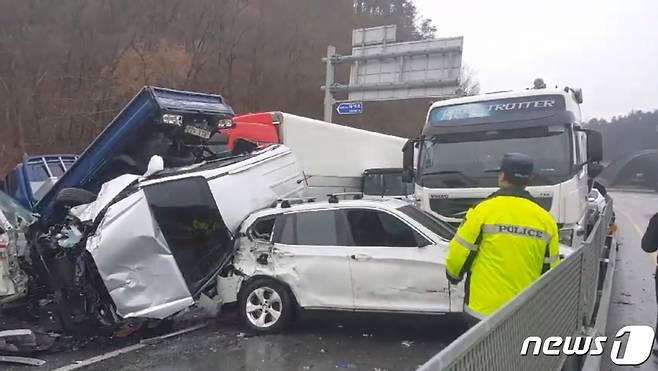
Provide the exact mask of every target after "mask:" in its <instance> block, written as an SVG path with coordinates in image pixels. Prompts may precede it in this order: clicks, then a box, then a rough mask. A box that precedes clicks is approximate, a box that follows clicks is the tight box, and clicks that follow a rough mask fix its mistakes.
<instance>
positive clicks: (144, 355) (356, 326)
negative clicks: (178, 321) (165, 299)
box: [8, 313, 464, 371]
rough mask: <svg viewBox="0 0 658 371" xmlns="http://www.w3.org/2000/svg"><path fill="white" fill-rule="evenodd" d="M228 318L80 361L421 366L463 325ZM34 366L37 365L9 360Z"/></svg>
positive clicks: (133, 369)
mask: <svg viewBox="0 0 658 371" xmlns="http://www.w3.org/2000/svg"><path fill="white" fill-rule="evenodd" d="M231 316H235V315H234V314H231V313H229V314H228V317H229V318H230V317H231ZM228 322H233V323H228V324H227V323H223V324H210V325H209V326H208V327H206V328H204V329H202V330H198V331H195V332H193V333H189V334H186V335H182V336H179V337H176V338H172V339H168V340H165V341H163V342H161V343H159V344H156V345H149V346H145V347H143V348H140V349H138V350H134V351H131V352H128V353H125V354H122V355H120V356H118V357H115V358H112V359H108V360H105V361H103V362H99V363H96V364H93V365H91V366H87V367H84V368H81V369H83V370H99V371H101V370H102V371H106V370H117V371H119V370H121V371H138V370H162V371H169V370H171V371H174V370H177V371H178V370H227V371H232V370H248V371H252V370H262V371H266V370H267V371H270V370H271V371H277V370H281V371H292V370H314V371H320V370H381V371H384V370H415V369H416V368H417V367H418V366H420V365H421V364H422V363H424V362H425V361H427V360H428V359H430V358H431V357H432V356H433V355H434V354H436V353H437V352H439V351H440V350H441V349H443V348H444V347H445V346H446V345H447V344H449V343H450V342H451V341H452V340H454V339H455V338H456V337H458V336H459V335H460V334H461V333H462V332H463V331H464V327H463V324H462V322H461V321H460V320H459V319H458V318H455V317H449V316H434V317H431V316H429V317H428V316H424V317H419V316H397V315H396V316H391V315H383V314H381V315H372V314H367V315H366V314H354V313H313V314H306V315H305V316H304V318H303V319H302V321H301V322H300V323H298V324H297V325H296V326H295V327H294V328H293V329H292V330H291V331H289V332H287V333H283V334H276V335H265V336H263V335H258V336H251V335H250V334H245V333H244V329H242V328H241V327H240V326H239V325H238V324H237V320H236V321H228ZM126 345H130V344H127V343H125V342H124V343H123V344H121V345H120V346H126ZM120 346H119V345H115V346H113V347H105V348H103V349H97V348H94V349H91V348H89V349H87V348H85V349H84V350H82V351H76V352H69V353H61V354H53V355H45V356H42V357H41V358H42V359H45V360H47V361H48V363H47V364H46V365H45V366H43V367H39V368H38V369H39V370H56V369H57V368H59V367H62V366H66V365H75V362H76V361H82V360H84V359H87V358H89V357H92V356H96V355H99V354H102V353H104V352H109V351H111V350H114V349H117V348H119V347H120ZM92 348H93V347H92ZM28 369H37V368H32V367H24V366H16V367H10V368H8V370H11V371H13V370H28Z"/></svg>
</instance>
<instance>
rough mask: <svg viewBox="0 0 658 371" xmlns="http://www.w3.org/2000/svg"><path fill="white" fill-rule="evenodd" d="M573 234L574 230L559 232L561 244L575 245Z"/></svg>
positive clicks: (561, 230)
mask: <svg viewBox="0 0 658 371" xmlns="http://www.w3.org/2000/svg"><path fill="white" fill-rule="evenodd" d="M573 233H574V232H573V229H560V232H558V237H559V240H560V243H561V244H563V245H567V246H571V244H572V243H573Z"/></svg>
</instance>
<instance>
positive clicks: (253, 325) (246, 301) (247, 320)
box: [238, 278, 295, 333]
mask: <svg viewBox="0 0 658 371" xmlns="http://www.w3.org/2000/svg"><path fill="white" fill-rule="evenodd" d="M238 307H239V310H240V319H241V320H242V323H243V324H244V325H245V326H247V327H248V328H249V329H250V330H252V331H255V332H259V333H276V332H280V331H282V330H283V329H285V328H286V327H287V326H288V325H289V324H290V321H291V320H292V318H293V317H294V313H295V305H294V300H293V297H292V294H291V293H290V290H288V288H287V287H285V286H284V285H283V284H281V283H280V282H278V281H276V280H273V279H269V278H257V279H255V280H253V281H252V282H249V283H247V285H246V286H244V287H243V288H242V289H241V290H240V296H239V305H238Z"/></svg>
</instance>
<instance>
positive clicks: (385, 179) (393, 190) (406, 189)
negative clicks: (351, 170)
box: [363, 171, 414, 196]
mask: <svg viewBox="0 0 658 371" xmlns="http://www.w3.org/2000/svg"><path fill="white" fill-rule="evenodd" d="M413 192H414V189H413V184H411V183H404V182H403V181H402V171H400V172H394V173H393V172H391V173H379V174H377V173H375V174H365V175H364V176H363V193H364V194H366V195H374V196H407V195H410V194H412V193H413Z"/></svg>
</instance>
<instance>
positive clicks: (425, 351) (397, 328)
mask: <svg viewBox="0 0 658 371" xmlns="http://www.w3.org/2000/svg"><path fill="white" fill-rule="evenodd" d="M612 196H613V198H614V199H615V209H616V212H617V223H618V224H619V226H620V233H621V241H622V243H623V246H622V247H621V248H620V250H619V254H618V258H617V267H616V272H615V277H614V282H613V288H612V299H611V304H610V314H609V318H608V325H607V336H608V337H609V338H612V337H614V336H615V333H616V331H617V330H619V329H620V328H622V327H623V326H625V325H631V324H646V325H651V326H653V325H654V324H655V320H656V304H655V296H654V295H655V294H654V272H655V267H656V254H647V253H644V252H643V251H642V250H641V249H640V239H641V236H642V233H643V232H644V229H645V228H646V225H647V222H648V219H649V217H650V216H651V215H653V213H655V212H656V211H658V194H655V193H653V194H652V193H638V192H614V193H612ZM222 317H223V318H224V320H222V322H221V323H211V324H210V325H209V326H208V327H206V328H204V329H201V330H198V331H195V332H193V333H189V334H186V335H182V336H178V337H175V338H171V339H168V340H165V341H163V342H161V343H159V344H155V345H147V346H144V347H142V348H140V349H137V350H134V351H131V352H128V353H125V354H122V355H120V356H118V357H115V358H111V359H108V360H105V361H103V362H99V363H96V364H93V365H91V366H87V367H84V368H81V369H84V370H99V371H101V370H102V371H106V370H122V371H137V370H163V371H169V370H171V371H174V370H227V371H232V370H248V371H252V370H263V371H265V370H272V371H278V370H281V371H284V370H285V371H289V370H381V371H383V370H415V369H416V368H417V367H418V366H419V365H421V364H422V363H424V362H425V361H427V360H428V359H429V358H431V357H432V356H433V355H434V354H436V353H437V352H439V351H440V350H441V349H443V348H444V347H445V346H446V345H448V344H449V343H450V342H451V341H452V340H454V339H455V338H457V337H458V336H459V335H460V334H461V333H462V332H463V331H464V328H463V324H462V322H461V321H460V320H459V319H458V318H455V317H449V316H442V317H418V316H391V315H383V314H381V315H372V314H353V313H312V314H311V313H309V314H306V315H305V316H304V318H303V319H302V321H301V322H300V323H298V324H297V325H296V326H295V327H294V328H293V329H292V330H291V331H289V332H287V333H283V334H277V335H265V336H262V335H259V336H251V335H250V334H246V333H245V332H244V329H242V328H241V327H240V325H239V324H238V321H237V318H236V317H237V316H236V315H235V313H230V312H229V313H228V314H224V315H223V316H222ZM134 343H135V341H126V340H124V341H119V342H110V343H106V344H104V345H100V346H99V345H95V346H89V347H86V348H83V349H82V350H77V351H72V352H67V353H58V354H50V355H48V354H46V355H40V358H42V359H45V360H47V361H48V363H47V364H46V365H45V366H43V367H39V368H33V367H26V366H11V367H4V368H2V369H3V370H7V371H14V370H31V369H35V370H36V369H38V370H57V369H58V368H60V367H66V366H71V365H76V361H82V360H85V359H89V358H90V357H93V356H98V355H100V354H104V353H106V352H110V351H113V350H116V349H119V348H123V347H126V346H130V345H132V344H134ZM609 359H610V358H609V357H604V359H603V360H602V370H622V369H628V368H624V367H620V366H615V365H612V364H611V362H610V360H609ZM2 366H6V365H2ZM634 369H639V370H657V371H658V361H657V359H656V358H655V357H653V356H652V358H651V359H649V361H648V362H646V363H645V364H644V365H642V366H638V367H635V368H634Z"/></svg>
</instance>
